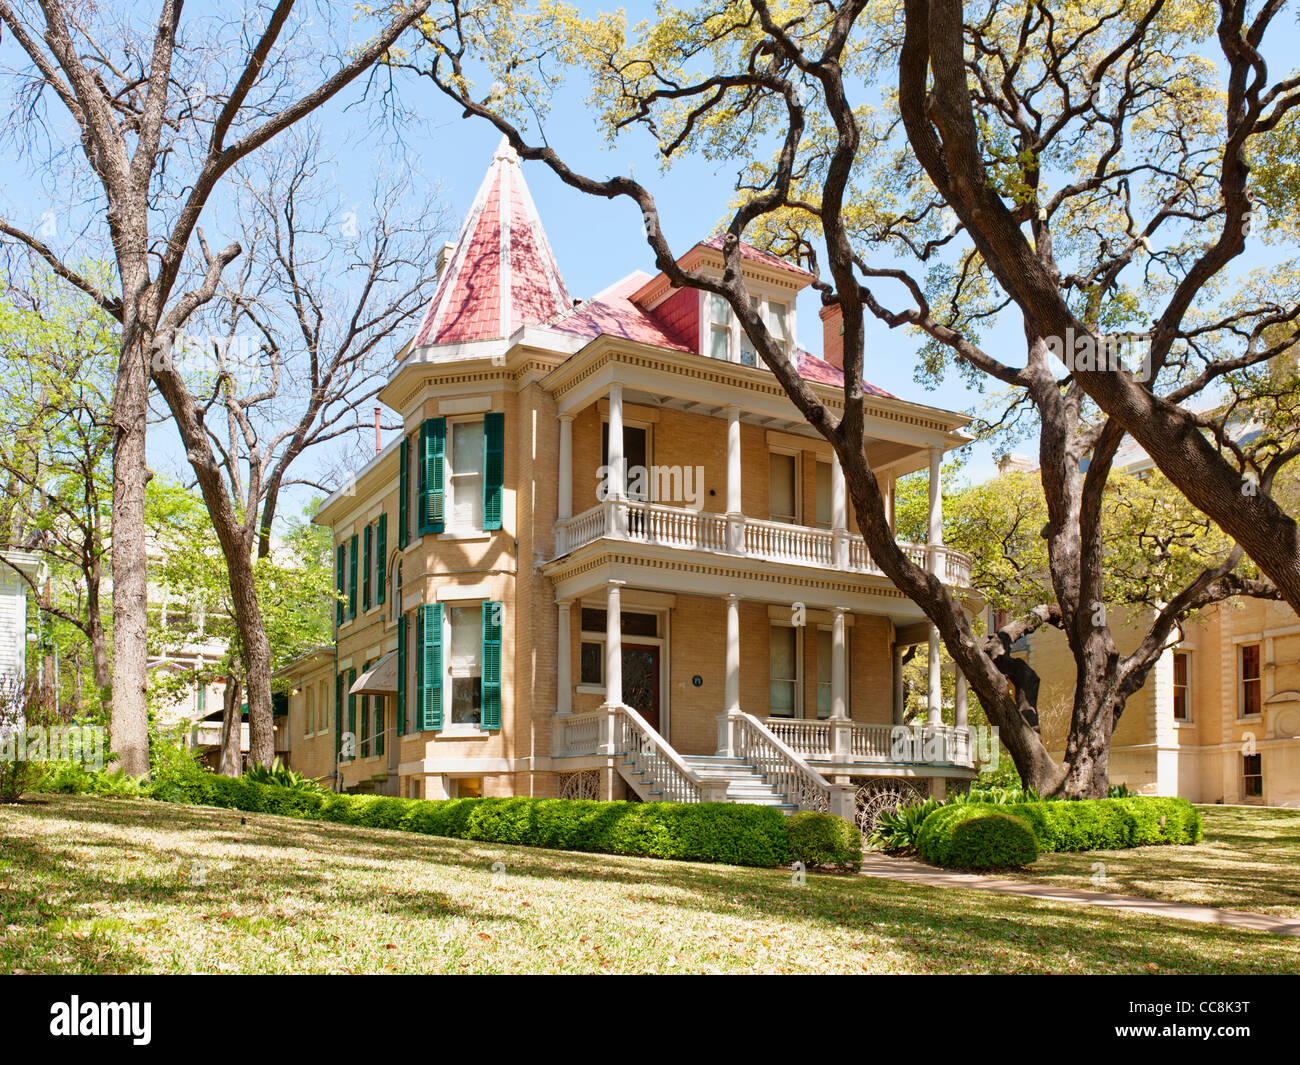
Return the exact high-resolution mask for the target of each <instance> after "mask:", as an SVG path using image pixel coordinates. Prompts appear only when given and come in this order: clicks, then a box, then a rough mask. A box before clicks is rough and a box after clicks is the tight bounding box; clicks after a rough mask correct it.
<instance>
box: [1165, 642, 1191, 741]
mask: <svg viewBox="0 0 1300 1065" xmlns="http://www.w3.org/2000/svg"><path fill="white" fill-rule="evenodd" d="M1173 653H1174V654H1175V655H1186V657H1187V683H1186V684H1184V685H1183V703H1184V705H1185V706H1186V707H1187V716H1186V717H1175V718H1174V719H1173V721H1174V727H1175V728H1190V727H1191V726H1192V725H1193V724H1194V723H1195V718H1194V716H1193V714H1192V652H1191V651H1190V650H1189V649H1188V648H1185V647H1184V648H1175V649H1174V652H1173ZM1171 669H1173V670H1174V673H1173V679H1172V680H1171V681H1170V683H1169V689H1170V707H1169V713H1170V714H1171V715H1172V714H1173V712H1174V710H1173V696H1174V695H1176V694H1177V692H1178V681H1177V677H1178V673H1177V672H1176V667H1175V666H1174V665H1173V663H1171Z"/></svg>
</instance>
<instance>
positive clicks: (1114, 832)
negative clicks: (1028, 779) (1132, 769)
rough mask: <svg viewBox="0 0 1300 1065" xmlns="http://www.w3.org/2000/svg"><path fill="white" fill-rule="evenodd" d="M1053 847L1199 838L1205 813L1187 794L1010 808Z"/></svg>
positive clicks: (1043, 846)
mask: <svg viewBox="0 0 1300 1065" xmlns="http://www.w3.org/2000/svg"><path fill="white" fill-rule="evenodd" d="M1008 810H1009V811H1010V812H1011V813H1014V814H1015V815H1016V816H1017V817H1020V818H1022V819H1023V820H1025V821H1026V822H1027V823H1028V824H1029V825H1030V827H1032V828H1033V830H1034V835H1035V836H1037V837H1038V846H1039V849H1040V850H1042V851H1044V852H1050V851H1095V850H1120V849H1123V848H1126V847H1150V846H1155V845H1161V844H1187V843H1199V842H1200V841H1201V838H1202V834H1203V828H1202V825H1201V815H1200V812H1199V811H1198V810H1197V809H1196V807H1194V806H1193V805H1192V804H1191V803H1190V802H1188V801H1187V800H1186V799H1164V798H1153V797H1143V798H1136V797H1135V798H1128V799H1081V800H1079V801H1077V802H1052V803H1025V804H1023V805H1020V806H1015V807H1008Z"/></svg>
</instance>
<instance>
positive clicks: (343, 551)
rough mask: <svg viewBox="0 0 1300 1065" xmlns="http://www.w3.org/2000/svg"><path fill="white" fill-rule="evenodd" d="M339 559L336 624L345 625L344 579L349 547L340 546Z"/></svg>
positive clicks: (336, 582) (337, 564)
mask: <svg viewBox="0 0 1300 1065" xmlns="http://www.w3.org/2000/svg"><path fill="white" fill-rule="evenodd" d="M337 554H338V558H337V560H336V563H335V577H336V580H335V582H334V590H335V591H336V592H338V601H337V602H336V603H335V604H334V624H335V625H342V624H343V591H344V586H343V577H344V572H345V571H346V569H347V565H348V545H347V544H339V549H338V552H337Z"/></svg>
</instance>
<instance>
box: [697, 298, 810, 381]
mask: <svg viewBox="0 0 1300 1065" xmlns="http://www.w3.org/2000/svg"><path fill="white" fill-rule="evenodd" d="M713 295H714V293H712V292H706V291H704V290H703V289H701V290H700V302H699V316H700V354H701V355H703V356H705V357H706V358H710V359H711V358H713V355H712V354H711V353H712V351H713V326H714V321H713ZM749 298H750V299H751V300H752V301H753V302H754V304H755V305H756V306H757V308H758V315H759V317H760V318H761V319H762V320H763V324H764V325H766V326H767V328H768V332H771V331H772V323H771V319H770V317H769V310H768V308H769V307H770V305H771V304H772V303H780V304H782V305H783V306H784V307H785V329H786V335H785V336H784V337H782V338H779V339H781V340H782V341H783V342H784V344H785V352H786V355H787V357H788V356H789V355H790V354H791V353H792V352H793V351H794V349H795V347H796V346H797V345H796V343H795V337H796V336H797V333H796V332H795V304H796V303H797V300H796V299H795V295H794V293H791V294H790V296H789V298H788V299H776V298H774V297H772V296H769V295H768V294H767V293H766V292H750V293H749ZM727 326H728V335H727V358H726V360H725V361H727V362H731V363H736V364H737V365H743V364H742V363H741V359H740V343H741V338H742V337H743V336H744V333H745V331H744V330H743V329H742V328H741V326H740V319H739V318H738V317H737V316H736V312H735V309H734V308H732V307H731V305H730V304H728V305H727ZM716 361H718V362H722V361H723V360H722V359H718V360H716ZM754 368H755V369H759V370H766V369H767V364H766V363H765V362H763V360H762V358H760V357H759V356H758V353H757V349H755V362H754Z"/></svg>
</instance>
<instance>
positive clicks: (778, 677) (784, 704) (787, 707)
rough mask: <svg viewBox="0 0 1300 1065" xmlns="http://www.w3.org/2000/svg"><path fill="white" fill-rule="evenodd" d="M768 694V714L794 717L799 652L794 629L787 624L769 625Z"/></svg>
mask: <svg viewBox="0 0 1300 1065" xmlns="http://www.w3.org/2000/svg"><path fill="white" fill-rule="evenodd" d="M769 641H770V649H769V653H768V654H769V661H770V664H771V665H770V680H771V696H770V700H769V706H768V713H769V714H770V715H771V716H772V717H797V716H798V714H797V710H798V706H799V655H798V650H797V648H798V642H799V635H798V632H797V630H796V629H795V628H794V627H793V626H791V625H773V626H772V627H771V629H770V636H769Z"/></svg>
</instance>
